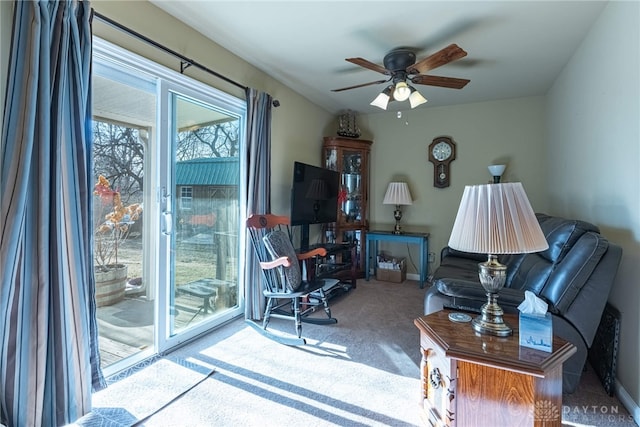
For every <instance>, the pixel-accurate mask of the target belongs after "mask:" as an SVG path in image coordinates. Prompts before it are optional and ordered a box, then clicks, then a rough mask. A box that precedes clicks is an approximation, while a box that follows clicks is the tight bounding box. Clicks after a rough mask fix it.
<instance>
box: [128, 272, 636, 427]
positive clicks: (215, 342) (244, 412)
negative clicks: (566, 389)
mask: <svg viewBox="0 0 640 427" xmlns="http://www.w3.org/2000/svg"><path fill="white" fill-rule="evenodd" d="M423 295H424V290H421V289H419V287H418V285H417V283H416V282H413V281H406V282H404V283H403V284H394V283H387V282H377V281H373V280H372V281H371V282H366V281H364V280H359V281H358V287H357V289H355V290H352V291H351V292H350V293H349V294H347V295H344V296H342V297H338V298H337V299H335V300H333V303H332V308H333V314H334V316H335V317H337V318H338V320H339V321H338V323H337V324H335V325H329V326H318V325H310V324H304V325H303V335H304V336H305V337H306V338H307V341H308V344H307V345H306V346H303V347H288V346H284V345H281V344H277V343H275V342H274V341H272V340H269V339H267V338H265V337H264V336H262V335H261V334H260V333H258V332H256V331H255V330H254V329H253V328H251V327H250V326H248V325H247V324H246V323H245V322H244V321H243V320H236V321H234V322H231V323H230V324H228V325H226V326H224V327H223V328H221V329H219V330H217V331H215V332H213V333H211V334H209V335H207V336H205V337H203V338H201V339H200V340H198V341H195V342H193V343H191V344H189V345H187V346H185V347H183V348H181V349H178V350H176V351H174V352H173V353H171V354H170V355H169V356H168V357H170V358H171V359H174V360H176V359H181V360H184V363H185V364H186V365H191V366H197V367H200V368H199V369H198V370H201V371H202V372H207V371H208V370H210V369H214V370H215V372H214V374H213V375H211V376H209V377H208V378H206V379H204V380H203V381H200V382H199V383H197V385H195V386H194V387H193V388H192V389H191V390H189V391H188V392H186V393H185V394H183V395H182V396H180V397H179V398H177V399H176V400H175V401H174V402H172V403H171V404H170V405H169V406H167V407H166V408H165V409H163V410H161V411H159V412H158V413H156V414H155V415H153V416H151V417H150V418H149V419H148V420H145V422H144V423H143V425H145V426H416V425H421V423H420V418H419V410H418V401H419V397H420V391H419V388H420V384H419V362H420V354H419V334H418V330H417V329H416V327H415V326H414V325H413V319H414V318H415V317H417V316H420V315H421V314H422V297H423ZM318 315H320V313H318ZM272 326H273V327H274V328H275V329H277V330H280V331H281V332H283V333H293V331H294V328H293V325H292V322H290V321H285V320H280V319H274V320H273V321H272ZM160 375H161V374H160ZM147 393H148V394H149V396H151V395H152V394H153V393H154V391H153V390H151V389H147ZM177 394H178V393H176V395H177ZM140 397H141V398H143V399H144V398H145V396H144V393H143V394H142V395H141V396H140ZM564 403H565V407H564V408H563V409H564V411H563V412H564V414H563V421H564V422H563V425H565V426H609V425H610V426H616V427H620V426H634V425H635V423H633V421H632V420H631V418H630V417H629V414H628V413H627V412H626V410H625V409H624V408H623V407H622V405H621V404H620V402H618V401H617V399H615V398H609V397H608V396H607V395H606V393H605V392H604V389H603V388H602V386H600V384H599V382H598V380H597V378H595V377H594V375H593V372H592V371H591V370H589V371H587V372H586V373H585V376H584V379H583V382H582V383H581V385H580V388H579V390H578V392H577V393H576V394H574V395H571V396H566V397H565V402H564ZM594 407H597V408H598V409H593V408H594ZM603 407H604V408H607V409H606V413H603V411H605V410H604V409H602V408H603ZM585 408H586V409H585ZM614 412H615V413H614ZM612 415H615V419H613V418H612ZM473 427H482V426H473Z"/></svg>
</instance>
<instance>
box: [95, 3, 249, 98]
mask: <svg viewBox="0 0 640 427" xmlns="http://www.w3.org/2000/svg"><path fill="white" fill-rule="evenodd" d="M91 13H92V15H93V16H95V17H96V18H98V19H100V20H101V21H103V22H105V23H107V24H109V25H111V26H113V27H116V28H117V29H119V30H121V31H124V32H125V33H127V34H129V35H131V36H133V37H136V38H138V39H140V40H142V41H144V42H146V43H149V44H150V45H152V46H154V47H156V48H158V49H160V50H162V51H164V52H166V53H168V54H170V55H173V56H175V57H176V58H179V59H180V73H181V74H183V73H184V70H186V69H187V68H189V67H190V66H192V65H193V66H194V67H196V68H199V69H201V70H202V71H206V72H207V73H209V74H213V75H214V76H216V77H218V78H220V79H222V80H224V81H226V82H227V83H231V84H232V85H234V86H237V87H239V88H240V89H243V90H245V91H246V90H247V87H246V86H244V85H241V84H240V83H238V82H236V81H233V80H231V79H230V78H228V77H226V76H223V75H222V74H220V73H218V72H216V71H213V70H212V69H210V68H207V67H205V66H204V65H202V64H200V63H198V62H196V61H194V60H192V59H189V58H187V57H186V56H184V55H182V54H180V53H178V52H176V51H175V50H172V49H169V48H168V47H166V46H164V45H162V44H160V43H158V42H157V41H155V40H151V39H150V38H149V37H147V36H144V35H142V34H140V33H139V32H137V31H134V30H132V29H131V28H129V27H125V26H124V25H122V24H120V23H119V22H116V21H114V20H113V19H111V18H108V17H106V16H104V15H102V14H101V13H99V12H96V11H95V9H91Z"/></svg>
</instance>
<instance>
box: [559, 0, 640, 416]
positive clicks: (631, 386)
mask: <svg viewBox="0 0 640 427" xmlns="http://www.w3.org/2000/svg"><path fill="white" fill-rule="evenodd" d="M639 17H640V3H637V2H610V3H609V4H608V5H607V7H606V9H605V10H604V11H603V13H602V15H601V16H600V18H599V20H598V21H597V22H596V23H595V24H594V26H593V27H592V29H591V31H590V33H589V35H588V36H587V37H586V38H585V40H584V42H583V43H582V45H581V47H580V48H579V49H578V51H577V52H576V54H575V55H574V57H573V58H572V59H571V61H570V62H569V63H568V65H567V66H566V68H565V70H564V71H563V73H562V75H561V76H560V77H559V78H558V79H557V81H556V83H555V85H554V87H553V88H552V90H551V91H550V93H549V95H548V106H547V114H548V122H549V141H548V144H549V147H548V150H547V151H548V158H547V161H548V163H549V167H548V172H549V180H548V189H547V193H548V195H549V205H550V206H551V207H552V209H553V211H554V213H556V214H561V215H566V216H570V217H579V218H583V219H586V220H588V221H591V222H594V223H595V224H598V225H599V226H600V227H601V229H602V232H603V234H604V235H605V236H606V237H607V238H609V240H611V241H613V242H616V243H618V244H620V245H621V246H622V247H623V250H624V254H623V259H622V264H621V266H620V270H619V271H618V277H617V280H616V282H615V284H614V288H613V291H612V294H611V296H610V298H609V301H610V302H611V303H612V304H613V305H614V306H615V307H616V308H617V309H618V310H620V312H621V318H622V325H621V328H620V332H621V338H620V357H619V359H618V362H619V364H618V374H617V378H618V381H619V382H620V383H621V385H622V386H623V387H624V390H626V393H628V395H629V396H630V397H631V398H632V399H633V401H634V403H635V405H636V414H635V415H636V420H638V419H640V413H638V408H637V405H638V402H640V358H638V354H639V353H640V315H639V314H638V313H639V311H638V306H640V286H638V284H639V283H640V279H639V278H640V214H639V212H640V172H639V169H640V107H639V104H640V82H639V76H640V58H639V55H640V54H639V52H640V46H639V40H640V34H639V30H638V27H639V25H638V18H639ZM623 393H624V391H623Z"/></svg>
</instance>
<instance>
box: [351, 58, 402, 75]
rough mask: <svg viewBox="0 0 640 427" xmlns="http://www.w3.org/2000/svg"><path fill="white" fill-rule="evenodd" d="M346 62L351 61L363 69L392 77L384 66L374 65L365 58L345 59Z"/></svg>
mask: <svg viewBox="0 0 640 427" xmlns="http://www.w3.org/2000/svg"><path fill="white" fill-rule="evenodd" d="M345 61H349V62H351V63H352V64H356V65H359V66H361V67H364V68H368V69H369V70H372V71H376V72H378V73H381V74H386V75H391V72H390V71H389V70H387V69H386V68H384V67H383V66H381V65H378V64H374V63H373V62H371V61H367V60H366V59H364V58H347V59H345Z"/></svg>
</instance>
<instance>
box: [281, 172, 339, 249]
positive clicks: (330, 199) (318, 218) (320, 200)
mask: <svg viewBox="0 0 640 427" xmlns="http://www.w3.org/2000/svg"><path fill="white" fill-rule="evenodd" d="M339 191H340V173H339V172H337V171H332V170H330V169H325V168H321V167H318V166H313V165H308V164H305V163H301V162H295V163H294V165H293V184H292V186H291V225H301V226H302V238H301V242H300V243H301V247H303V248H305V247H308V246H309V225H310V224H326V223H330V222H336V221H337V220H338V192H339Z"/></svg>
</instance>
